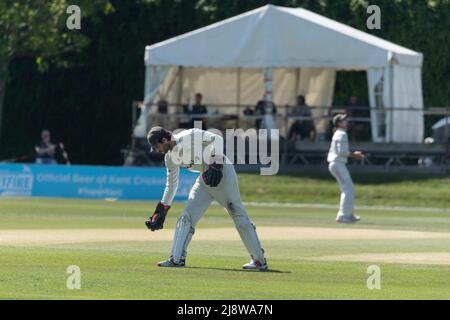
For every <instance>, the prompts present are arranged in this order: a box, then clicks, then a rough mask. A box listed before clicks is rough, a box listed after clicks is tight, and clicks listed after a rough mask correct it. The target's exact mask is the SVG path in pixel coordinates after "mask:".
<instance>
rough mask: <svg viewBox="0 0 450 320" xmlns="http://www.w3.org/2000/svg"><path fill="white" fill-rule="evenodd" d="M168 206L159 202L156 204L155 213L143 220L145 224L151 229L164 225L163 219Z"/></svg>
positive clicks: (157, 228)
mask: <svg viewBox="0 0 450 320" xmlns="http://www.w3.org/2000/svg"><path fill="white" fill-rule="evenodd" d="M169 209H170V206H169V205H166V204H164V203H162V202H159V203H158V205H157V206H156V210H155V213H154V214H153V215H152V216H151V217H150V218H148V219H147V221H145V225H146V226H147V228H148V229H150V230H151V231H155V230H159V229H162V228H163V227H164V220H166V215H167V212H168V211H169Z"/></svg>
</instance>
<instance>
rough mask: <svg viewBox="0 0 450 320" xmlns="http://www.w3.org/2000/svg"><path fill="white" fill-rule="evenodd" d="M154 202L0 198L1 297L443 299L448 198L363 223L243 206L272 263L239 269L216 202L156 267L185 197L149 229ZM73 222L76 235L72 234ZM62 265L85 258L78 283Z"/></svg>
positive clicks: (372, 215)
mask: <svg viewBox="0 0 450 320" xmlns="http://www.w3.org/2000/svg"><path fill="white" fill-rule="evenodd" d="M243 178H244V180H245V179H247V178H250V175H245V176H244V177H243ZM303 183H304V181H303V182H302V184H303ZM317 183H318V184H319V185H321V184H322V183H326V180H324V181H319V182H317ZM427 183H430V182H427ZM439 183H442V181H441V182H439ZM241 185H242V181H241ZM260 185H262V184H260ZM264 186H265V187H267V184H264ZM304 186H308V184H306V185H304ZM269 187H271V186H269ZM269 187H267V188H269ZM308 187H309V186H308ZM329 187H330V188H333V186H332V185H331V182H330V186H329ZM388 187H389V186H387V187H386V188H388ZM407 187H408V186H407V185H405V188H407ZM304 188H305V189H306V187H304ZM438 188H440V187H438ZM245 189H247V186H246V187H245ZM282 189H283V190H284V185H283V186H282ZM394 189H396V187H393V188H392V190H394ZM334 191H335V192H336V190H334ZM284 192H285V191H283V192H282V193H283V194H285V193H284ZM393 192H394V191H393ZM336 197H337V195H336V194H335V193H334V195H333V198H334V199H336ZM247 199H248V200H254V199H249V198H248V197H247V196H246V200H247ZM270 200H272V199H270ZM329 200H331V197H330V199H329ZM321 201H322V203H327V202H328V201H327V199H325V198H324V199H322V200H321ZM308 202H314V201H311V200H310V201H308ZM388 203H389V204H395V205H405V204H407V200H405V197H403V198H397V200H396V202H395V203H390V202H388ZM444 203H445V201H443V202H442V201H441V202H439V203H438V206H442V205H443V204H444ZM383 204H386V203H383ZM153 207H154V203H152V202H107V201H100V200H99V201H79V200H54V199H8V198H0V259H1V263H0V298H3V299H5V298H6V299H9V298H13V299H450V268H449V266H450V211H449V210H439V211H428V210H424V211H417V210H415V211H407V210H406V211H389V210H368V209H364V210H360V211H359V212H358V213H359V214H360V215H361V216H362V219H363V220H362V221H361V223H360V224H358V225H354V226H342V225H337V224H336V223H334V221H333V218H334V216H335V210H334V209H318V208H289V207H286V208H282V209H280V208H276V207H269V206H267V207H264V206H263V207H261V206H249V207H248V211H249V214H250V216H251V218H252V220H254V221H255V223H256V224H257V227H258V229H259V230H260V232H261V238H262V242H263V245H264V248H265V249H266V252H267V257H268V261H269V265H270V268H271V271H270V272H246V271H243V270H241V265H242V264H243V263H245V262H247V260H248V258H247V254H246V251H245V249H244V247H243V245H242V243H241V242H240V241H239V240H238V238H237V232H236V231H234V230H232V228H233V223H232V221H231V219H230V218H229V217H228V215H227V213H226V212H225V211H224V210H223V209H222V208H221V207H219V206H217V205H213V206H212V207H211V208H210V209H209V210H208V211H207V213H206V215H205V217H204V218H203V219H202V220H201V221H200V223H199V226H198V228H197V232H196V235H195V236H194V240H193V241H192V244H191V247H190V250H189V258H188V268H185V269H161V268H158V267H156V266H155V263H156V262H157V261H160V260H162V259H164V258H166V257H167V254H168V252H169V250H170V246H171V240H170V238H171V235H172V233H173V230H172V229H173V228H174V226H175V222H176V219H177V217H178V215H179V214H180V213H181V211H182V208H183V206H182V204H176V205H174V207H173V208H172V209H171V211H170V213H169V214H170V215H169V217H168V219H167V222H166V225H165V227H166V229H168V230H163V231H161V232H156V233H151V232H148V231H147V230H145V226H144V224H143V222H144V219H145V216H146V215H147V214H148V213H149V212H150V211H152V209H153ZM224 230H225V231H226V232H225V233H226V234H221V233H224ZM72 234H75V235H77V234H79V235H80V236H79V238H76V241H74V240H73V239H72V240H70V239H69V238H68V237H69V236H70V235H72ZM24 235H26V236H27V237H26V239H25V238H24ZM33 235H34V238H33V237H32V236H33ZM43 235H44V236H43ZM86 235H89V236H92V238H91V237H86ZM106 235H107V236H108V237H105V238H103V237H104V236H106ZM123 235H126V236H127V238H126V240H123V239H124V238H121V237H122V236H123ZM222 236H227V237H230V238H229V239H228V238H227V239H225V240H223V239H222V240H221V238H220V237H222ZM116 237H117V238H116ZM361 254H364V256H361ZM402 257H403V259H404V260H401V261H400V262H399V261H395V260H398V259H399V258H402ZM373 259H375V260H373ZM373 264H376V265H378V266H379V267H380V268H381V290H369V289H367V286H366V281H367V278H368V276H369V274H367V268H368V266H370V265H373ZM70 265H78V266H79V267H80V268H81V272H82V279H81V290H68V289H67V288H66V279H67V277H68V274H66V269H67V267H68V266H70Z"/></svg>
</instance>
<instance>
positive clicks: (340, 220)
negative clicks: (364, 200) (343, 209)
mask: <svg viewBox="0 0 450 320" xmlns="http://www.w3.org/2000/svg"><path fill="white" fill-rule="evenodd" d="M359 220H361V218H360V217H359V216H355V215H351V216H349V217H347V216H338V217H337V218H336V222H337V223H357V222H358V221H359Z"/></svg>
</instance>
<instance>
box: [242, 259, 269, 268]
mask: <svg viewBox="0 0 450 320" xmlns="http://www.w3.org/2000/svg"><path fill="white" fill-rule="evenodd" d="M242 268H244V269H245V270H259V271H267V270H268V269H269V266H268V265H267V261H266V260H265V259H264V263H261V262H259V261H258V260H254V259H252V261H250V262H249V263H246V264H244V265H243V266H242Z"/></svg>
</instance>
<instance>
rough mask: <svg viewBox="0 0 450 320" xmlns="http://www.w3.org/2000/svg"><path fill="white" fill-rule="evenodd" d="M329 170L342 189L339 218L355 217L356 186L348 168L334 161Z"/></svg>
mask: <svg viewBox="0 0 450 320" xmlns="http://www.w3.org/2000/svg"><path fill="white" fill-rule="evenodd" d="M328 170H329V171H330V173H331V174H332V175H333V177H334V178H335V179H336V180H337V182H338V183H339V188H340V189H341V201H340V206H339V212H338V214H337V216H338V217H341V216H346V217H349V216H351V215H353V209H354V200H355V186H354V185H353V181H352V177H351V176H350V172H348V169H347V166H346V165H345V163H343V162H338V161H333V162H330V163H329V165H328Z"/></svg>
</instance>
